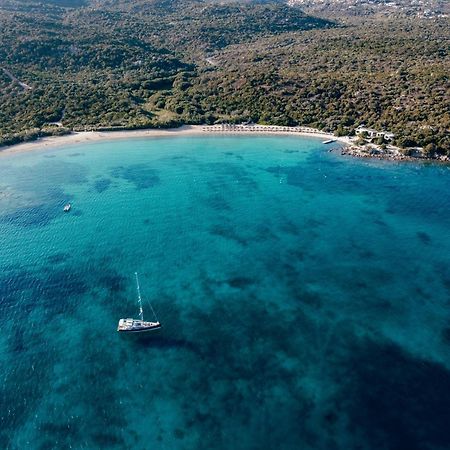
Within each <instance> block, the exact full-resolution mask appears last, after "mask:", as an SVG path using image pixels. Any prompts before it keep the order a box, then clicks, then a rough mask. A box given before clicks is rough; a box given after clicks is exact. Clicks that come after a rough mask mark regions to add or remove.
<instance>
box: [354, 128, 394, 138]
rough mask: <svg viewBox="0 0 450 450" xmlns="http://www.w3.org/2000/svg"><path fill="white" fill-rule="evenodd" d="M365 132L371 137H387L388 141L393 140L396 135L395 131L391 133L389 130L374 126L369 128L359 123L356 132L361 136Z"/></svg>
mask: <svg viewBox="0 0 450 450" xmlns="http://www.w3.org/2000/svg"><path fill="white" fill-rule="evenodd" d="M363 133H365V134H366V135H367V137H368V138H369V139H374V138H379V137H382V138H384V139H386V141H392V139H394V137H395V134H394V133H390V132H388V131H378V130H374V129H373V128H367V127H365V126H364V125H359V126H358V127H357V128H356V130H355V134H356V135H357V136H359V135H360V134H363Z"/></svg>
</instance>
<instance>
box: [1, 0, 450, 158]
mask: <svg viewBox="0 0 450 450" xmlns="http://www.w3.org/2000/svg"><path fill="white" fill-rule="evenodd" d="M80 5H81V6H80ZM83 5H84V6H83ZM67 6H77V7H75V8H71V7H67ZM339 20H340V21H339V22H334V21H333V20H327V19H324V18H322V19H318V18H313V17H310V16H306V15H305V14H304V13H303V12H302V11H301V10H300V9H298V8H290V7H288V6H286V5H284V4H276V3H256V4H255V3H239V4H236V3H232V2H228V3H206V2H200V1H194V0H182V1H177V2H175V1H169V0H167V1H153V2H152V1H144V0H128V1H121V2H120V1H115V2H113V1H108V0H98V1H96V2H92V1H91V2H88V1H86V2H83V1H77V2H75V3H73V2H71V0H67V1H57V0H54V1H53V2H47V3H44V4H42V3H39V4H38V3H33V2H32V1H31V0H27V1H25V0H23V1H20V2H19V1H15V0H5V2H4V3H2V6H0V29H1V30H2V32H1V40H0V69H1V70H0V143H14V142H18V141H20V140H24V139H32V138H35V137H36V136H39V135H42V134H52V133H63V132H67V130H84V129H97V128H114V127H122V128H142V127H161V126H174V125H178V124H181V123H205V122H206V123H214V122H216V121H234V122H238V121H242V120H253V121H258V122H261V123H271V124H286V125H295V124H303V125H310V126H314V127H318V128H321V129H325V130H330V131H331V130H332V131H335V132H336V133H337V134H346V133H352V132H353V130H354V128H355V127H356V126H358V125H359V124H361V123H364V124H366V125H368V126H372V127H375V128H379V129H384V130H389V131H392V132H394V133H395V134H396V143H397V144H399V145H401V146H404V147H412V146H422V147H426V148H427V151H428V152H429V153H430V154H431V153H433V152H435V151H437V152H440V153H447V154H449V155H450V138H449V128H450V112H449V110H450V100H449V73H450V62H449V61H450V58H449V54H448V53H449V46H448V42H449V31H448V30H449V29H450V27H449V20H448V19H446V18H434V19H433V20H429V19H425V18H416V17H415V18H409V17H406V16H404V17H402V16H397V17H395V18H388V17H383V18H380V17H363V18H361V17H353V18H350V17H348V18H345V20H344V19H342V18H341V19H339ZM341 20H342V21H341ZM20 82H21V83H23V84H20ZM28 86H29V87H30V88H31V89H30V88H28ZM54 122H58V125H60V122H62V124H63V127H60V126H58V125H55V124H54Z"/></svg>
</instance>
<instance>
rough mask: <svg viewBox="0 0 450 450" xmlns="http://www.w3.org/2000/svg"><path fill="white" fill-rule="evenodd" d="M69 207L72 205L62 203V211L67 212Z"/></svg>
mask: <svg viewBox="0 0 450 450" xmlns="http://www.w3.org/2000/svg"><path fill="white" fill-rule="evenodd" d="M70 208H72V205H71V204H70V203H67V204H66V205H64V209H63V211H64V212H69V211H70Z"/></svg>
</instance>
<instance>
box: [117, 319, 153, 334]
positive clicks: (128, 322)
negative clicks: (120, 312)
mask: <svg viewBox="0 0 450 450" xmlns="http://www.w3.org/2000/svg"><path fill="white" fill-rule="evenodd" d="M159 328H161V324H160V323H159V322H145V321H143V320H134V319H120V320H119V325H118V326H117V331H118V332H120V333H133V334H134V333H146V332H148V331H154V330H158V329H159Z"/></svg>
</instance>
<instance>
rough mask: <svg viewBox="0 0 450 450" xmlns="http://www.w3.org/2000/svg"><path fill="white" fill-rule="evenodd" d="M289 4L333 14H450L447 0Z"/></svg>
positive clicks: (306, 1)
mask: <svg viewBox="0 0 450 450" xmlns="http://www.w3.org/2000/svg"><path fill="white" fill-rule="evenodd" d="M287 3H288V4H289V5H291V6H294V5H295V6H301V7H303V8H306V9H307V10H310V11H314V12H320V13H326V14H327V15H333V14H336V13H338V14H339V15H342V14H344V15H357V16H364V15H371V14H381V15H392V14H394V15H395V14H403V15H407V16H408V15H413V16H419V17H446V16H450V2H449V1H448V0H287Z"/></svg>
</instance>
